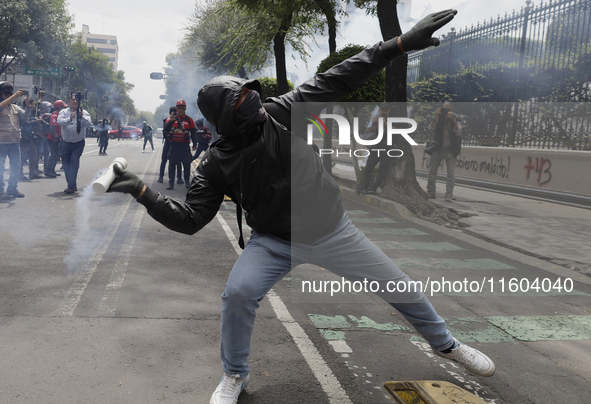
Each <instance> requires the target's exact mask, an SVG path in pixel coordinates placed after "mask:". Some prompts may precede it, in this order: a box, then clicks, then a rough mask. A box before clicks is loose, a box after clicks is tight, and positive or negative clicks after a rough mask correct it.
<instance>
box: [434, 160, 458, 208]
mask: <svg viewBox="0 0 591 404" xmlns="http://www.w3.org/2000/svg"><path fill="white" fill-rule="evenodd" d="M443 160H445V165H446V168H447V182H446V183H445V197H446V198H451V197H452V196H453V194H454V184H455V182H456V164H457V162H458V160H457V158H456V157H454V156H453V155H452V153H451V151H450V150H449V149H443V150H437V151H434V152H433V154H432V155H431V159H430V160H429V177H428V178H427V193H428V194H429V195H432V196H435V182H436V181H437V170H438V169H439V166H440V165H441V162H442V161H443Z"/></svg>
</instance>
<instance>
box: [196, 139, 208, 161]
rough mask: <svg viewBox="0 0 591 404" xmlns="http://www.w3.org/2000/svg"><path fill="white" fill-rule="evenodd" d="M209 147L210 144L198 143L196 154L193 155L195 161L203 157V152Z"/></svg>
mask: <svg viewBox="0 0 591 404" xmlns="http://www.w3.org/2000/svg"><path fill="white" fill-rule="evenodd" d="M208 147H209V143H197V150H195V154H194V155H193V160H195V159H196V158H198V157H199V156H200V155H201V152H204V151H206V150H207V148H208Z"/></svg>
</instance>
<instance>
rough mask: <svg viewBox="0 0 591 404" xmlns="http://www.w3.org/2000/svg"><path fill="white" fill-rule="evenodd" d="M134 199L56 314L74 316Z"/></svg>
mask: <svg viewBox="0 0 591 404" xmlns="http://www.w3.org/2000/svg"><path fill="white" fill-rule="evenodd" d="M154 155H155V154H152V156H150V160H148V164H147V165H146V168H144V171H143V173H142V174H141V176H140V178H144V176H145V175H146V172H147V171H148V167H149V166H150V163H151V162H152V158H153V157H154ZM89 192H90V191H89ZM132 201H133V198H129V200H128V201H127V202H126V203H125V204H124V205H123V206H122V207H121V208H120V209H119V212H118V213H117V216H115V218H114V219H113V221H112V222H111V225H110V226H109V229H108V230H107V233H106V234H105V236H104V237H103V239H102V241H101V243H100V244H99V245H98V246H97V247H96V248H95V249H94V251H93V253H92V255H91V256H90V258H89V259H88V261H86V264H85V265H84V267H83V268H82V271H81V272H80V275H78V276H77V277H76V279H74V282H73V284H72V286H70V289H69V290H68V292H67V293H66V296H65V297H64V298H63V300H62V302H61V304H60V306H59V307H58V309H57V310H56V311H55V315H58V316H65V317H72V316H73V315H74V310H76V307H77V306H78V303H79V302H80V299H81V298H82V295H83V294H84V291H85V290H86V287H87V286H88V283H89V282H90V280H91V279H92V276H93V275H94V272H95V271H96V269H97V267H98V265H99V264H100V262H101V260H102V259H103V256H104V255H105V253H106V252H107V249H108V247H109V245H110V244H111V242H112V241H113V238H114V237H115V233H117V230H118V229H119V226H120V225H121V222H122V221H123V218H124V217H125V214H126V213H127V211H128V209H129V206H130V205H131V202H132Z"/></svg>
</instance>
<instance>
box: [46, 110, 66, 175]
mask: <svg viewBox="0 0 591 404" xmlns="http://www.w3.org/2000/svg"><path fill="white" fill-rule="evenodd" d="M53 108H54V111H53V112H52V113H51V116H50V117H49V135H47V143H48V145H49V161H48V163H47V165H45V167H44V171H45V175H46V176H47V177H50V178H55V177H58V176H60V175H61V174H58V173H56V172H55V166H56V164H57V161H58V160H59V157H60V142H61V141H62V128H61V127H60V126H59V125H58V124H57V117H58V116H59V113H60V111H61V110H62V109H64V108H66V103H65V102H63V101H62V100H56V101H55V102H54V103H53Z"/></svg>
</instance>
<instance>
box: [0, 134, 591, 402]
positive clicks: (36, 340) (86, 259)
mask: <svg viewBox="0 0 591 404" xmlns="http://www.w3.org/2000/svg"><path fill="white" fill-rule="evenodd" d="M157 143H158V142H157ZM142 144H143V142H137V141H128V140H127V141H122V142H117V141H111V142H110V146H109V149H108V150H107V152H108V153H109V156H99V155H98V147H97V146H96V144H95V143H94V139H89V141H88V142H87V146H86V149H85V154H84V155H83V158H82V162H81V170H80V174H79V177H78V188H80V189H81V188H82V187H83V186H86V185H89V184H90V183H91V181H92V179H93V178H94V177H96V175H97V174H98V173H99V172H100V170H101V169H104V168H105V167H106V166H108V164H109V163H110V162H111V161H112V159H113V158H115V157H118V156H123V157H125V158H126V159H127V160H128V162H129V167H128V169H129V170H130V171H132V172H134V173H136V174H138V175H140V176H142V177H143V179H144V181H145V182H146V183H148V184H149V185H150V186H152V187H153V188H154V189H156V190H157V191H159V192H162V193H168V194H169V195H171V196H173V197H176V198H179V199H182V198H183V197H184V193H185V189H184V187H183V186H179V185H177V189H176V190H174V191H165V185H166V184H158V183H157V182H156V179H157V177H158V174H157V170H158V166H159V164H160V151H161V148H160V147H161V145H160V144H157V151H156V153H155V154H152V153H142V152H141V147H142ZM58 168H59V165H58ZM58 172H60V171H58ZM65 187H66V183H65V179H64V177H63V175H62V176H61V177H58V178H56V179H49V178H44V179H40V180H34V181H32V182H28V183H23V184H21V185H19V190H20V191H21V192H23V193H25V194H26V197H25V198H23V199H18V200H12V201H9V202H6V203H0V269H1V271H2V277H0V357H1V358H2V364H3V366H2V367H1V368H0V402H1V403H27V404H31V403H33V404H35V403H40V404H41V403H43V404H45V403H60V404H63V403H76V404H79V403H101V404H109V403H159V402H168V403H208V402H209V397H210V395H211V393H212V392H213V390H214V389H215V387H216V385H217V384H218V382H219V379H220V377H221V374H222V373H221V372H222V371H221V363H220V359H219V327H220V316H219V313H220V307H221V299H220V295H221V293H222V291H223V288H224V284H225V280H226V278H227V275H228V273H229V271H230V269H231V267H232V265H233V262H234V261H235V259H236V257H237V250H236V243H235V241H232V237H235V236H236V234H237V226H236V220H235V213H234V207H233V205H232V204H231V203H229V202H226V203H224V205H223V206H222V208H221V210H220V213H219V215H218V217H217V218H216V219H214V220H213V221H212V222H211V223H210V224H209V225H208V226H207V227H206V228H205V229H203V230H202V231H201V232H200V233H198V234H197V235H194V236H186V235H181V234H177V233H174V232H171V231H169V230H168V229H166V228H164V227H163V226H161V225H160V224H158V223H157V222H155V221H154V220H152V219H151V218H150V217H149V215H148V214H147V213H146V212H145V209H144V208H143V207H142V206H141V205H139V204H137V203H136V202H135V201H134V200H133V199H132V198H130V197H129V196H126V195H111V194H106V195H100V196H99V195H94V194H92V193H90V192H88V191H81V192H79V193H78V194H77V195H66V194H64V193H63V189H64V188H65ZM346 208H347V210H348V211H349V215H350V217H351V219H352V220H353V222H354V223H355V225H356V226H358V227H359V228H361V229H362V230H363V231H364V232H365V233H366V234H367V236H368V237H370V238H371V239H372V240H374V241H375V242H376V243H377V244H378V245H379V246H380V247H381V248H382V249H383V250H384V251H385V252H386V253H387V254H388V255H389V256H390V257H392V258H393V259H394V260H395V261H396V262H397V263H398V264H399V265H400V266H401V267H402V268H403V269H404V270H405V271H407V272H408V273H409V274H410V275H411V276H412V277H413V278H414V279H417V280H421V281H423V282H425V283H426V284H430V285H431V286H433V287H435V288H436V286H437V284H436V282H440V283H443V281H444V280H448V281H450V282H454V281H457V282H459V283H458V284H456V287H459V285H460V284H463V285H468V286H467V287H468V289H469V286H472V287H473V289H474V290H476V289H478V290H477V291H471V290H468V291H466V290H461V291H453V290H451V291H447V292H446V293H441V292H437V293H434V296H433V297H432V299H431V300H432V302H433V304H434V306H435V307H436V309H437V310H438V312H439V313H440V315H441V316H443V317H444V318H445V319H446V320H447V321H448V325H449V327H450V329H451V330H452V332H453V333H454V335H455V336H456V337H458V338H459V339H460V340H462V341H464V342H466V343H468V344H470V345H473V346H475V347H477V348H478V349H481V350H482V351H484V352H486V353H487V354H488V355H489V356H490V357H491V358H492V359H493V360H495V362H496V364H497V373H496V374H495V375H494V376H493V377H491V378H480V377H476V376H472V375H470V374H469V373H467V372H465V371H464V370H463V369H461V368H458V367H457V366H456V365H454V364H453V363H450V362H447V361H444V360H442V359H440V358H436V357H434V356H433V355H432V354H430V352H429V350H428V347H427V346H426V344H425V341H423V340H421V339H420V338H419V337H418V335H417V334H416V333H415V332H414V331H413V330H412V329H410V328H409V327H408V324H407V323H406V322H405V320H404V319H402V318H401V316H400V315H399V314H397V313H396V312H394V310H392V309H391V307H390V306H388V305H387V304H385V303H384V302H382V301H380V300H379V299H377V298H375V297H374V296H373V295H372V294H371V293H369V294H365V293H344V294H341V295H336V296H335V295H334V294H333V296H329V295H327V294H322V293H303V292H302V291H301V290H302V285H303V281H309V282H312V281H317V282H318V281H322V282H324V281H328V282H331V281H335V282H337V281H338V280H339V279H338V278H336V277H335V276H334V275H332V274H330V273H328V272H327V271H325V270H323V269H321V268H317V267H312V266H301V267H299V268H297V269H296V270H294V271H293V272H292V273H291V274H290V275H288V277H286V278H284V279H283V280H282V281H280V282H279V283H278V284H277V285H276V286H275V287H274V288H273V293H271V294H270V295H269V296H268V297H267V298H266V299H264V300H263V302H262V304H261V308H260V309H259V313H258V317H257V322H256V325H255V331H254V335H253V340H252V354H251V356H250V364H251V367H252V379H251V385H250V386H249V388H248V389H247V391H246V393H244V394H243V395H242V396H241V398H240V400H239V403H288V404H290V403H294V404H295V403H329V402H330V403H347V402H351V403H391V402H393V401H392V399H391V398H389V396H388V393H387V392H386V390H385V389H384V388H383V383H384V382H386V381H390V380H445V381H449V382H452V383H454V384H457V385H459V386H461V387H463V388H465V389H467V390H470V391H472V392H475V393H477V394H478V395H480V396H481V397H483V398H484V399H485V400H486V401H487V402H489V403H491V404H492V403H494V404H501V403H515V404H521V403H535V404H545V403H548V404H549V403H584V402H588V394H589V381H590V380H591V366H590V365H589V363H591V355H590V354H589V352H591V343H590V339H591V320H590V318H591V316H590V313H589V310H590V309H589V296H590V295H591V287H589V286H587V285H585V284H580V283H578V282H577V280H576V279H574V280H573V282H572V288H573V289H572V291H571V292H570V293H565V292H564V291H558V290H557V288H554V289H550V290H549V291H548V292H543V291H539V292H535V291H532V289H531V288H530V290H529V291H528V292H523V291H521V290H517V291H515V292H512V291H510V290H509V289H510V287H511V286H510V285H509V281H510V279H513V278H514V279H517V280H518V281H521V280H522V279H527V281H528V282H529V283H530V284H533V282H534V281H535V279H538V280H539V284H540V285H544V286H545V287H547V285H548V282H552V284H555V283H556V281H557V279H558V276H557V275H556V274H552V273H550V272H545V271H544V270H543V269H540V268H538V267H536V266H535V264H534V263H533V262H531V263H530V262H529V261H528V260H532V259H531V258H529V257H523V259H518V260H516V259H515V258H514V257H515V256H514V254H513V255H510V257H512V258H507V256H505V255H504V253H503V251H504V250H503V249H502V248H500V247H498V246H492V245H490V246H488V245H487V244H486V243H484V242H482V241H480V240H478V241H475V242H471V241H470V240H469V239H466V237H467V236H465V235H462V236H463V237H461V238H458V237H456V236H455V235H454V232H453V231H451V230H445V229H442V232H440V231H437V230H434V229H433V228H432V227H424V226H421V225H420V224H419V223H417V222H415V221H413V220H410V219H409V218H405V217H400V216H391V215H388V214H385V213H383V212H379V211H376V210H373V209H371V208H368V207H367V206H364V205H360V204H356V203H353V202H346ZM444 278H445V279H444ZM573 278H574V276H573ZM544 279H548V281H546V283H542V282H543V280H544ZM464 280H466V282H465V283H462V282H464ZM429 282H430V283H429ZM474 282H476V283H474ZM522 282H523V285H524V286H525V281H522ZM561 282H563V283H564V278H563V279H562V281H561ZM450 285H451V284H450ZM512 285H514V284H512ZM476 286H478V288H476ZM481 286H482V290H480V287H481ZM503 286H504V287H505V291H503V292H501V291H500V288H501V287H503ZM568 286H570V283H569V285H568ZM491 288H492V289H493V290H490V289H491ZM431 290H433V289H432V288H431ZM431 290H430V291H428V293H430V292H431Z"/></svg>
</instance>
